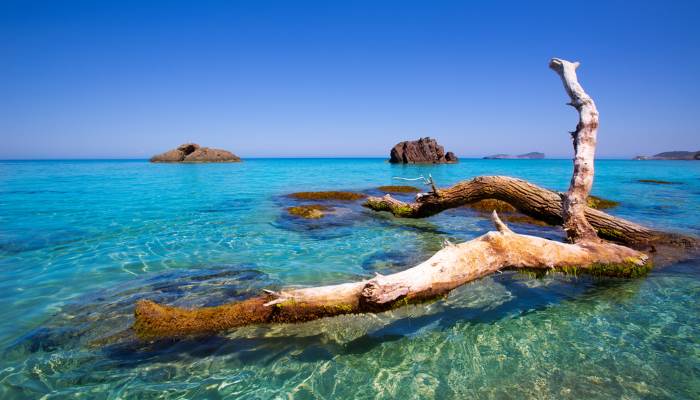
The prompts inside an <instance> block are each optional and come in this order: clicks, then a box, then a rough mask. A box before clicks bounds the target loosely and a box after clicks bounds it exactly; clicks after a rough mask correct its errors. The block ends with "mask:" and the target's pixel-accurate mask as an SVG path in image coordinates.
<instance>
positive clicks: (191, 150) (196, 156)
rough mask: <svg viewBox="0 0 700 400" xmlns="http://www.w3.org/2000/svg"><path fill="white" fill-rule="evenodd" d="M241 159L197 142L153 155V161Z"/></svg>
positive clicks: (237, 160)
mask: <svg viewBox="0 0 700 400" xmlns="http://www.w3.org/2000/svg"><path fill="white" fill-rule="evenodd" d="M239 161H241V159H240V158H239V157H238V156H237V155H235V154H233V153H231V152H230V151H226V150H221V149H213V148H210V147H201V146H200V145H198V144H196V143H185V144H181V145H180V146H178V148H177V149H173V150H169V151H166V152H165V153H162V154H157V155H155V156H153V157H151V162H154V163H155V162H182V163H205V162H239Z"/></svg>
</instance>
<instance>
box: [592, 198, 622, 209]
mask: <svg viewBox="0 0 700 400" xmlns="http://www.w3.org/2000/svg"><path fill="white" fill-rule="evenodd" d="M586 202H587V203H588V207H590V208H595V209H596V210H605V209H607V208H613V207H617V206H619V205H620V202H618V201H615V200H608V199H604V198H602V197H598V196H588V199H586Z"/></svg>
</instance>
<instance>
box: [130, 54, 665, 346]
mask: <svg viewBox="0 0 700 400" xmlns="http://www.w3.org/2000/svg"><path fill="white" fill-rule="evenodd" d="M552 64H553V65H554V67H555V69H556V68H559V66H561V71H562V72H561V73H560V75H561V76H562V80H563V81H564V87H565V88H566V90H567V92H568V93H569V95H570V96H571V98H572V103H573V104H574V106H575V107H577V109H578V110H579V112H580V114H581V122H580V123H579V128H578V129H577V134H576V136H577V137H580V139H576V140H575V141H574V143H575V145H574V150H575V152H576V158H575V160H576V161H575V168H574V173H573V177H572V183H571V187H570V190H569V193H568V194H567V196H566V197H567V198H568V200H567V201H566V202H565V204H566V206H565V207H564V208H565V209H566V211H564V214H563V215H564V222H565V225H567V226H568V228H567V232H570V233H569V238H570V240H571V241H572V242H573V243H560V242H556V241H552V240H547V239H543V238H539V237H534V236H528V235H520V234H517V233H514V232H513V231H511V230H510V229H509V228H508V227H507V226H506V225H505V224H504V223H503V222H502V221H501V220H500V219H499V218H498V215H497V214H496V212H495V211H494V213H493V215H492V219H493V223H494V225H495V227H496V231H492V232H488V233H486V234H484V235H482V236H480V237H478V238H476V239H473V240H470V241H468V242H465V243H461V244H457V245H453V244H449V243H448V244H447V245H446V246H445V247H444V248H443V249H442V250H440V251H438V252H437V253H435V254H434V255H433V256H432V257H431V258H430V259H428V260H427V261H425V262H423V263H420V264H418V265H416V266H415V267H413V268H409V269H407V270H405V271H402V272H397V273H395V274H391V275H386V276H384V275H377V276H376V277H374V278H372V279H369V280H362V281H358V282H351V283H344V284H340V285H331V286H321V287H311V288H304V289H287V290H282V291H279V292H273V291H266V292H265V293H264V294H263V295H261V296H259V297H255V298H252V299H249V300H245V301H242V302H236V303H230V304H225V305H222V306H218V307H204V308H198V309H183V308H178V307H170V306H164V305H159V304H156V303H154V302H151V301H140V302H139V303H138V304H137V305H136V310H135V317H136V321H135V323H134V330H135V332H136V333H137V334H138V335H139V336H140V337H142V338H144V339H152V338H159V337H164V336H183V335H192V334H210V333H214V332H217V331H221V330H225V329H231V328H235V327H239V326H244V325H249V324H259V323H271V322H303V321H309V320H313V319H317V318H322V317H328V316H333V315H339V314H348V313H364V312H379V311H384V310H388V309H391V308H393V307H397V306H402V305H405V304H409V303H418V302H421V301H426V300H430V299H434V298H437V297H439V296H443V295H446V294H447V293H448V292H449V291H450V290H452V289H454V288H456V287H458V286H460V285H463V284H465V283H467V282H471V281H473V280H475V279H479V278H481V277H483V276H486V275H489V274H492V273H494V272H497V271H500V270H502V269H504V268H539V269H560V270H564V271H570V270H571V269H576V270H581V271H585V272H589V273H592V274H597V275H613V276H638V275H640V274H643V273H644V272H646V271H648V269H649V268H650V267H651V264H650V261H649V258H648V257H647V255H645V254H643V253H641V252H639V251H636V250H633V249H631V248H628V247H624V246H620V245H617V244H613V243H609V242H604V241H600V240H598V239H597V236H595V230H593V228H592V227H591V226H590V225H589V224H588V222H587V221H586V214H585V211H586V209H585V208H584V206H582V204H585V203H580V200H581V199H582V200H583V201H585V199H586V197H587V195H588V192H589V191H590V186H591V183H592V179H593V164H592V162H593V154H594V149H595V128H597V113H595V118H594V117H593V112H594V111H595V106H594V105H593V102H592V101H590V102H589V101H588V100H590V98H589V97H588V96H586V95H585V92H583V89H581V88H580V85H578V82H577V81H576V76H575V64H573V63H568V62H566V61H563V60H557V59H555V60H553V61H552ZM572 74H573V75H572ZM592 121H595V124H593V122H592ZM594 125H595V126H594ZM591 138H592V139H591ZM579 152H583V153H584V154H579ZM443 196H444V193H443V192H442V191H438V190H437V188H434V190H433V192H431V193H429V194H427V195H423V196H422V197H427V198H443ZM581 196H583V197H582V198H581ZM586 227H587V228H586Z"/></svg>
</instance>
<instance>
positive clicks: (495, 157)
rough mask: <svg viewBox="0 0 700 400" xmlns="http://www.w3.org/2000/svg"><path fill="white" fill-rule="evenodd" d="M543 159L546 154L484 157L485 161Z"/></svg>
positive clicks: (531, 153) (534, 153)
mask: <svg viewBox="0 0 700 400" xmlns="http://www.w3.org/2000/svg"><path fill="white" fill-rule="evenodd" d="M543 158H544V153H539V152H536V151H533V152H530V153H525V154H520V155H517V156H514V155H510V154H494V155H492V156H486V157H484V160H521V159H528V160H541V159H543Z"/></svg>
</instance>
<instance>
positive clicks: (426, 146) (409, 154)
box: [389, 137, 459, 164]
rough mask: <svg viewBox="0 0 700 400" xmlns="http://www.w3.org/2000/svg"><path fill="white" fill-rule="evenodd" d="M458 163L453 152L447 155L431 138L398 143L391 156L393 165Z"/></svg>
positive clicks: (390, 159) (390, 160)
mask: <svg viewBox="0 0 700 400" xmlns="http://www.w3.org/2000/svg"><path fill="white" fill-rule="evenodd" d="M457 161H459V160H458V159H457V156H456V155H455V154H454V153H453V152H451V151H448V152H447V153H445V148H444V147H442V146H440V145H439V144H438V142H437V140H435V139H431V138H429V137H424V138H420V139H418V140H407V141H405V142H401V143H398V144H397V145H396V146H394V148H392V149H391V153H390V155H389V162H390V163H392V164H449V163H456V162H457Z"/></svg>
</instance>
